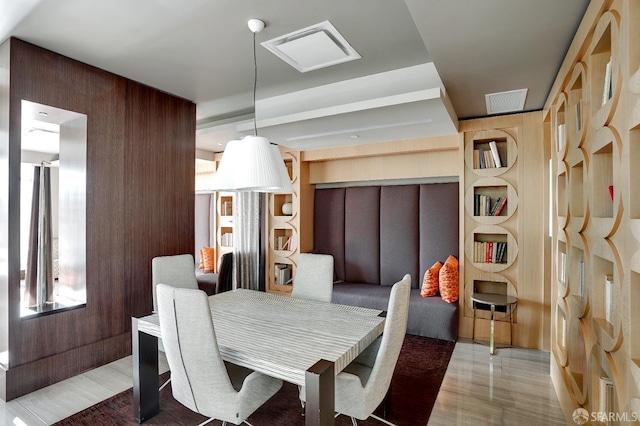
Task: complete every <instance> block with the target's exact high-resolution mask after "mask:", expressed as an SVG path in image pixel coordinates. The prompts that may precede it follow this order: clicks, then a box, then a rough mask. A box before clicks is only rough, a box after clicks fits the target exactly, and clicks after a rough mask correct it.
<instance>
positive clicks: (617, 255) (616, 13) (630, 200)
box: [545, 0, 640, 424]
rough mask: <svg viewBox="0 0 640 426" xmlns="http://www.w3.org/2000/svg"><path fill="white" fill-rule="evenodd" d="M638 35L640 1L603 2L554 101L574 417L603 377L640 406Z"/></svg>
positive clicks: (560, 336)
mask: <svg viewBox="0 0 640 426" xmlns="http://www.w3.org/2000/svg"><path fill="white" fill-rule="evenodd" d="M638 45H640V2H638V1H636V0H598V1H592V2H591V4H590V6H589V8H588V9H587V12H586V14H585V17H584V19H583V22H582V24H581V26H580V28H579V30H578V32H577V35H576V38H575V39H574V42H573V44H572V45H571V47H570V49H569V52H568V53H567V56H566V58H565V62H564V64H563V66H562V68H561V70H560V73H559V74H558V77H557V78H556V83H555V84H554V88H553V89H552V91H551V94H550V96H549V99H548V100H547V105H546V106H545V114H547V115H548V121H549V122H550V125H551V130H550V135H551V137H552V138H553V145H554V146H556V147H557V148H559V149H555V150H552V160H553V161H552V162H551V164H552V176H553V180H554V182H553V185H552V187H553V188H554V190H555V197H554V198H553V199H554V203H555V204H556V205H555V208H554V209H553V210H552V211H553V212H554V213H553V220H552V226H553V241H552V250H553V254H552V259H553V264H552V268H553V271H552V272H553V273H552V277H553V279H552V287H553V291H552V292H551V295H552V300H551V307H552V318H554V321H552V322H551V327H552V336H553V338H552V339H551V340H552V348H551V350H552V356H551V375H552V379H553V383H554V386H555V389H556V392H557V394H558V397H559V400H560V403H561V405H562V408H563V411H564V413H565V417H566V418H567V422H570V421H572V417H571V415H572V413H573V411H574V410H575V409H576V408H578V407H584V408H585V409H586V410H587V411H588V412H599V411H601V408H602V405H601V404H602V403H604V401H605V399H604V395H603V394H602V391H601V381H610V382H611V383H613V393H614V397H613V403H612V405H611V406H609V407H608V408H607V410H609V411H611V412H616V413H620V414H621V415H624V413H626V415H627V416H629V415H631V413H632V412H636V413H637V412H638V411H639V409H640V325H639V324H640V309H638V306H640V196H639V195H638V194H640V50H639V49H638ZM608 70H610V71H608ZM607 74H609V75H607ZM609 82H610V83H609ZM578 103H579V104H580V105H581V108H580V110H581V111H582V115H581V117H580V119H578V117H577V114H576V111H577V110H576V108H575V105H576V104H578ZM578 123H580V126H579V127H578ZM563 128H564V129H566V131H567V133H566V144H565V145H566V146H565V147H564V148H560V145H562V144H561V143H560V135H561V134H562V132H563ZM616 424H617V423H616ZM620 424H622V423H620Z"/></svg>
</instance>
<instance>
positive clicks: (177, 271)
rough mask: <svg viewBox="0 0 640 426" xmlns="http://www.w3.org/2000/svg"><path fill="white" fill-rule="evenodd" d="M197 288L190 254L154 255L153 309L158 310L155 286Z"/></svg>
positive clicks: (152, 267)
mask: <svg viewBox="0 0 640 426" xmlns="http://www.w3.org/2000/svg"><path fill="white" fill-rule="evenodd" d="M161 283H162V284H167V285H170V286H172V287H181V288H190V289H198V281H197V280H196V264H195V262H194V260H193V256H192V255H191V254H178V255H175V256H160V257H154V258H153V259H152V260H151V285H152V287H153V310H154V311H157V310H158V303H157V297H156V286H157V285H158V284H161Z"/></svg>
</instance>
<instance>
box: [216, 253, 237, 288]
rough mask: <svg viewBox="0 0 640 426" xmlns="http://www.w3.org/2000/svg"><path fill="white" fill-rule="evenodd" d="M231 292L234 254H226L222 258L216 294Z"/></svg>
mask: <svg viewBox="0 0 640 426" xmlns="http://www.w3.org/2000/svg"><path fill="white" fill-rule="evenodd" d="M229 290H233V253H225V254H223V255H222V257H221V258H220V269H219V270H218V286H217V290H216V293H223V292H225V291H229Z"/></svg>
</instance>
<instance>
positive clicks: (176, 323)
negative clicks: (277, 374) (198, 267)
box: [156, 284, 282, 426]
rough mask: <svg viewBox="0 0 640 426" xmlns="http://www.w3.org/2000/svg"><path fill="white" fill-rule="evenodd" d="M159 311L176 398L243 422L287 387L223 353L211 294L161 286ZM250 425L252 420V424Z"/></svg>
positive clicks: (197, 409) (213, 414) (215, 415)
mask: <svg viewBox="0 0 640 426" xmlns="http://www.w3.org/2000/svg"><path fill="white" fill-rule="evenodd" d="M156 291H157V294H158V315H159V317H160V330H161V334H162V339H163V340H164V347H165V353H166V355H167V362H168V363H169V369H170V370H171V376H172V381H171V390H172V393H173V397H174V398H175V399H176V400H177V401H178V402H180V403H181V404H182V405H184V406H185V407H187V408H189V409H190V410H192V411H195V412H196V413H199V414H202V415H204V416H207V417H210V419H209V420H206V421H205V422H203V423H201V424H200V425H204V424H206V423H209V422H210V421H212V420H214V419H218V420H221V421H222V424H223V426H224V425H226V424H227V422H229V423H232V424H235V425H239V424H242V423H247V422H246V419H247V418H248V417H249V416H250V415H251V414H252V413H253V412H254V411H255V410H257V409H258V408H260V407H261V406H262V405H263V404H264V403H265V402H266V401H267V400H268V399H269V398H271V397H272V396H273V395H275V393H276V392H278V390H279V389H280V387H281V386H282V380H278V379H274V378H272V377H269V376H266V375H264V374H261V373H258V372H255V371H252V370H250V369H247V368H244V367H240V366H237V365H235V364H231V363H226V362H224V361H223V359H222V356H221V355H220V349H219V347H218V342H217V339H216V333H215V329H214V326H213V320H212V318H211V309H210V307H209V299H208V298H207V294H206V293H205V292H204V291H202V290H192V289H185V288H176V287H171V286H168V285H164V284H158V287H157V289H156ZM247 424H248V423H247Z"/></svg>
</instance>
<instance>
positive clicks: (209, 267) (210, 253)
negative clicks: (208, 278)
mask: <svg viewBox="0 0 640 426" xmlns="http://www.w3.org/2000/svg"><path fill="white" fill-rule="evenodd" d="M202 254H203V255H204V256H201V258H204V271H206V272H211V271H213V269H214V268H215V266H216V262H215V258H216V257H215V250H214V249H213V247H203V248H202Z"/></svg>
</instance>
